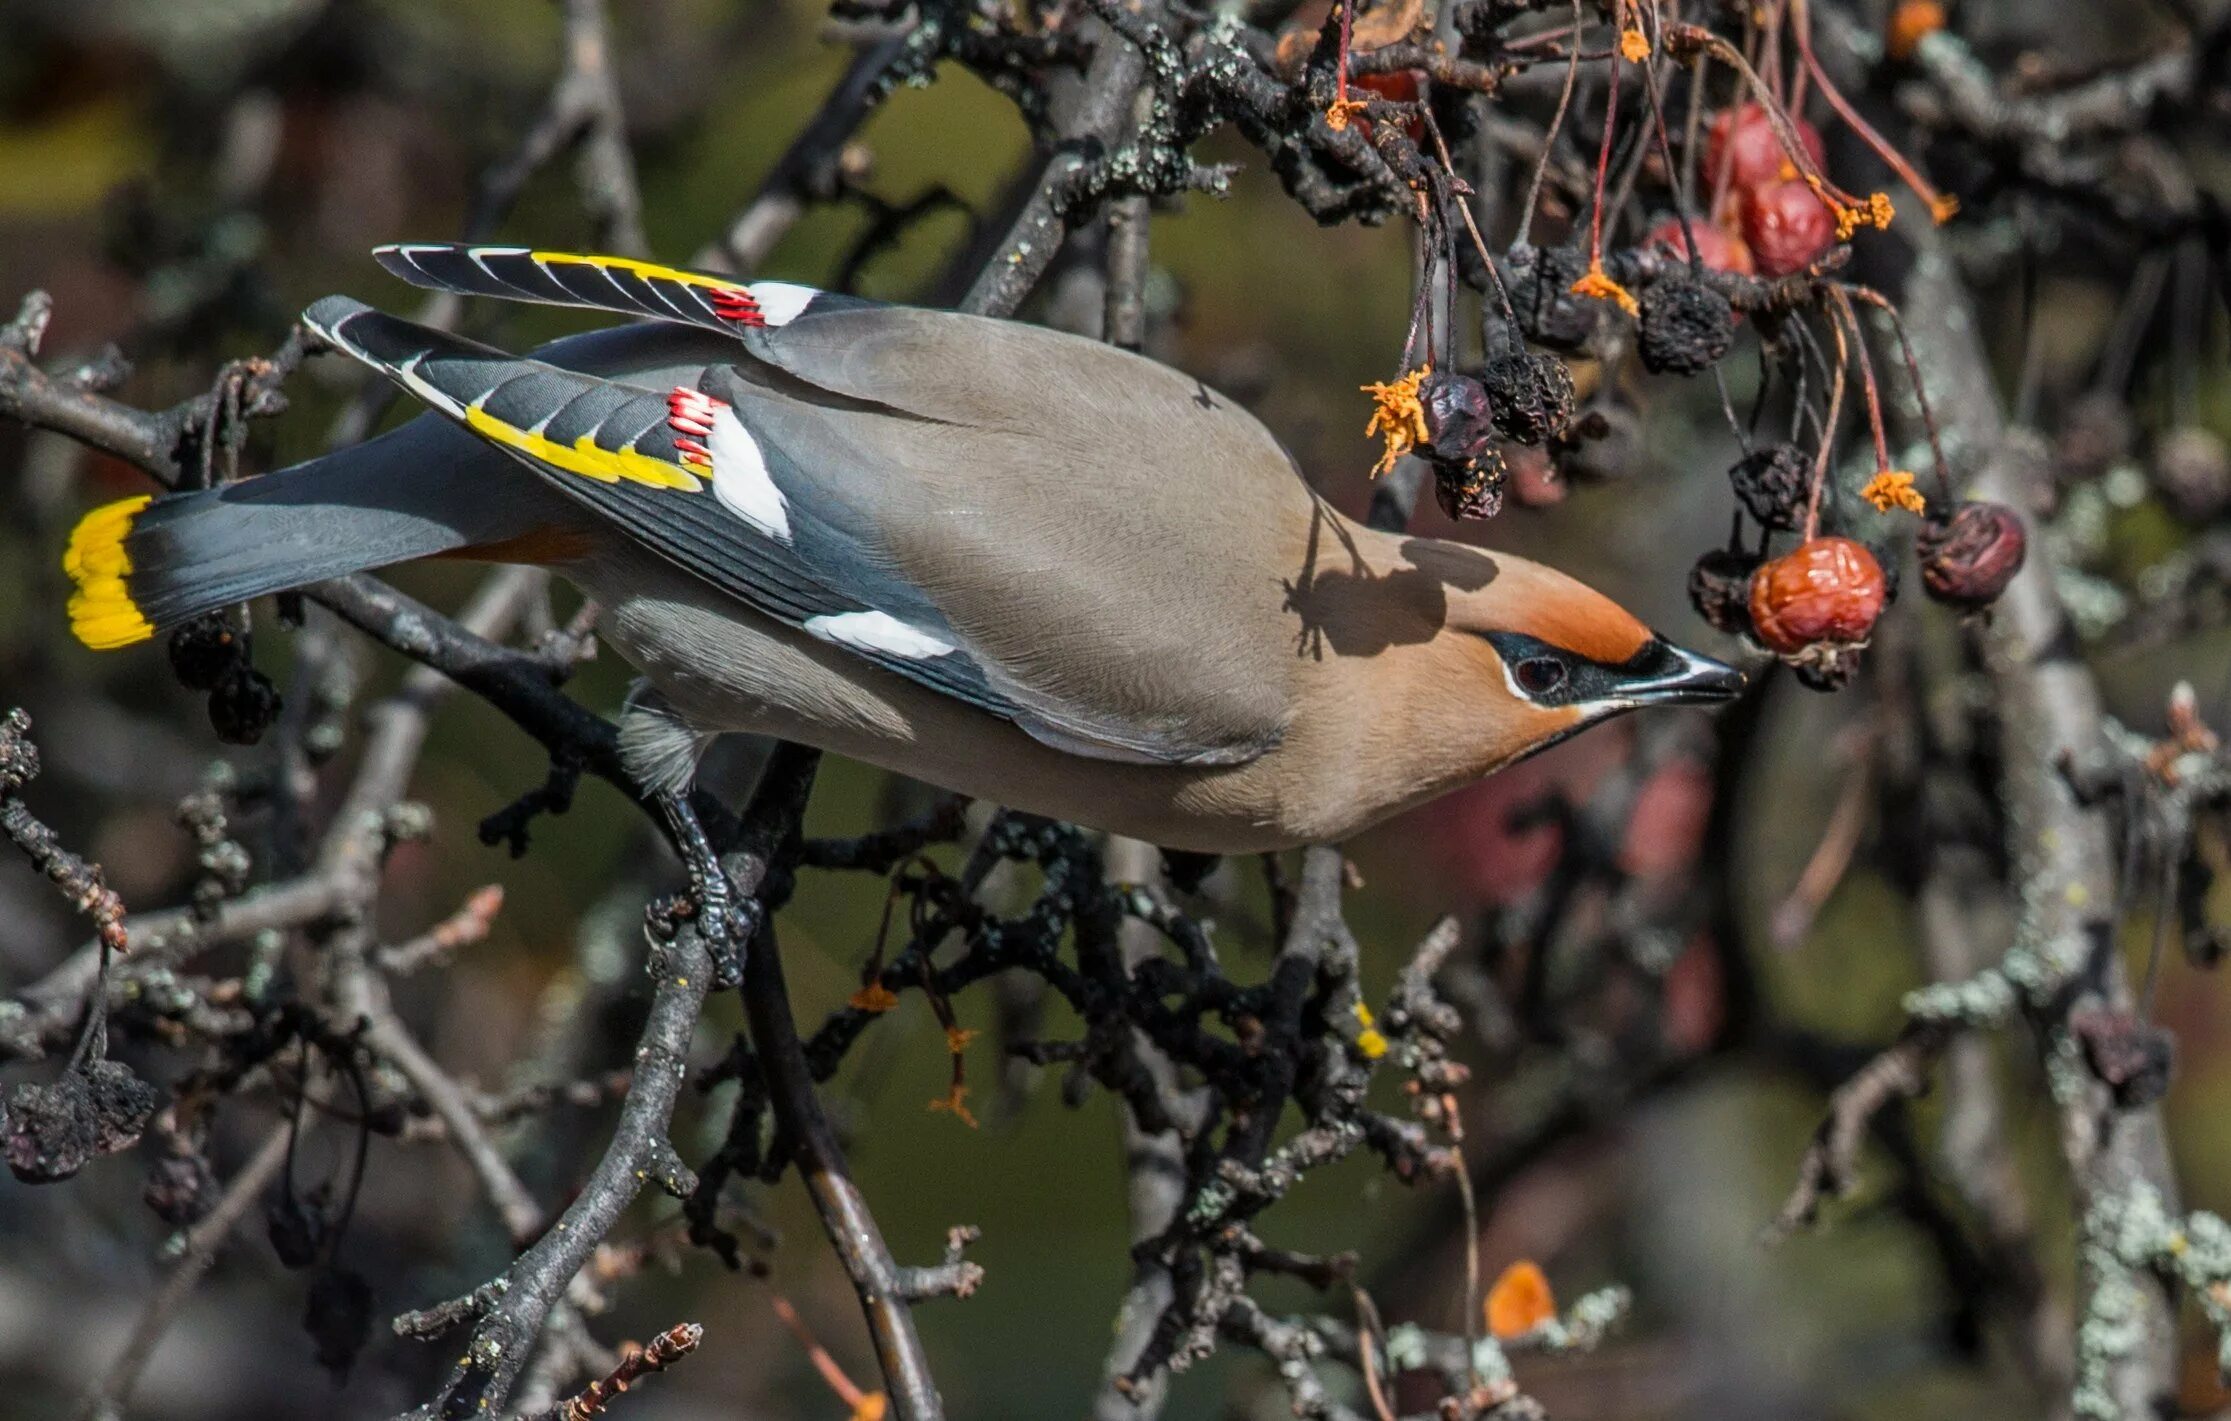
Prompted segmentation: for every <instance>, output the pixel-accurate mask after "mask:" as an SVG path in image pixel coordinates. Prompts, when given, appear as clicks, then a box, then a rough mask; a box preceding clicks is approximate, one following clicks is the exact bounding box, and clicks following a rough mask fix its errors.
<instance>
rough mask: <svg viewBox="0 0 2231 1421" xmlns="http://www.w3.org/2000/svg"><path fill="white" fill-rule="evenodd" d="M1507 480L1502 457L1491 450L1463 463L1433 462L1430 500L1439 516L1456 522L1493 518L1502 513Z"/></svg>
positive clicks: (1507, 476)
mask: <svg viewBox="0 0 2231 1421" xmlns="http://www.w3.org/2000/svg"><path fill="white" fill-rule="evenodd" d="M1509 478H1510V471H1509V470H1508V469H1507V468H1506V467H1505V466H1504V464H1503V456H1502V455H1501V454H1498V453H1497V452H1496V451H1495V450H1493V449H1489V450H1488V451H1487V452H1486V453H1484V454H1483V455H1481V456H1480V457H1479V458H1477V459H1473V460H1471V461H1469V462H1467V463H1463V464H1450V463H1442V462H1438V461H1436V462H1435V463H1434V465H1433V498H1434V501H1435V502H1436V503H1439V504H1440V505H1441V511H1442V512H1443V513H1446V514H1447V515H1449V517H1451V518H1454V519H1456V520H1458V521H1459V522H1462V521H1463V520H1464V519H1467V518H1493V517H1494V516H1495V515H1496V514H1498V513H1500V512H1502V511H1503V485H1504V484H1505V483H1506V482H1508V481H1509Z"/></svg>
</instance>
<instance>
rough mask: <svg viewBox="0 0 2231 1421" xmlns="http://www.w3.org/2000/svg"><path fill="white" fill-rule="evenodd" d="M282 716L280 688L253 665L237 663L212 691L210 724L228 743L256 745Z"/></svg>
mask: <svg viewBox="0 0 2231 1421" xmlns="http://www.w3.org/2000/svg"><path fill="white" fill-rule="evenodd" d="M278 718H279V688H278V687H277V686H274V685H272V684H271V678H270V677H268V676H266V675H264V674H263V673H262V672H261V671H258V670H256V669H255V668H254V667H253V666H247V665H236V666H234V667H233V668H232V671H231V672H230V674H228V675H227V676H226V677H225V679H224V680H223V682H221V683H220V684H219V685H218V686H217V688H216V689H215V690H214V691H211V692H210V693H209V724H210V726H211V727H212V728H213V729H215V730H216V732H217V738H218V739H219V740H222V741H224V742H225V743H226V744H228V745H253V744H255V743H256V742H257V741H258V740H261V739H263V733H264V732H265V731H266V730H269V729H270V728H271V722H273V721H274V720H277V719H278Z"/></svg>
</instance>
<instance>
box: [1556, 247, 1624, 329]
mask: <svg viewBox="0 0 2231 1421" xmlns="http://www.w3.org/2000/svg"><path fill="white" fill-rule="evenodd" d="M1566 270H1568V271H1569V270H1571V268H1570V267H1568V268H1566ZM1568 289H1569V290H1571V292H1572V294H1573V295H1575V296H1587V297H1592V298H1593V299H1595V300H1598V301H1616V302H1618V303H1619V309H1620V310H1622V311H1625V312H1626V313H1627V314H1628V315H1630V316H1639V315H1641V314H1642V305H1641V303H1640V302H1638V301H1636V300H1635V298H1634V294H1633V293H1632V292H1630V291H1628V290H1627V288H1626V287H1624V286H1621V285H1620V284H1619V283H1618V282H1616V281H1613V280H1612V279H1611V275H1610V273H1608V272H1606V271H1605V270H1604V267H1603V262H1602V260H1601V259H1600V258H1599V259H1598V260H1596V261H1592V262H1590V263H1589V264H1588V270H1587V271H1586V272H1585V273H1584V274H1582V276H1581V278H1580V280H1578V281H1576V282H1574V283H1573V284H1572V286H1571V287H1570V288H1568Z"/></svg>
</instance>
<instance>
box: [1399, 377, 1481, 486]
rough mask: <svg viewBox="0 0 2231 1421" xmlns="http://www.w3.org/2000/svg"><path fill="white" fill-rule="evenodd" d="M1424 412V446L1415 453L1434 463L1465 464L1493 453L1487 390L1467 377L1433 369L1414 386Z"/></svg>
mask: <svg viewBox="0 0 2231 1421" xmlns="http://www.w3.org/2000/svg"><path fill="white" fill-rule="evenodd" d="M1418 404H1419V406H1420V407H1421V408H1423V409H1424V411H1425V433H1426V440H1425V444H1424V445H1423V446H1422V447H1421V448H1420V450H1419V452H1420V453H1421V454H1423V455H1425V456H1426V457H1427V458H1429V459H1431V460H1433V461H1434V462H1435V463H1445V464H1469V463H1471V462H1472V461H1474V460H1475V459H1483V458H1486V457H1487V456H1488V455H1490V454H1491V453H1492V452H1493V440H1494V438H1495V421H1494V417H1493V411H1492V409H1491V408H1490V406H1489V403H1488V398H1487V387H1486V386H1485V385H1482V384H1481V383H1480V382H1479V381H1477V380H1475V379H1473V378H1472V377H1471V376H1469V375H1452V374H1447V373H1444V372H1442V371H1438V370H1436V371H1435V372H1434V373H1432V374H1431V375H1428V376H1426V377H1425V379H1424V380H1423V381H1421V382H1420V383H1419V385H1418Z"/></svg>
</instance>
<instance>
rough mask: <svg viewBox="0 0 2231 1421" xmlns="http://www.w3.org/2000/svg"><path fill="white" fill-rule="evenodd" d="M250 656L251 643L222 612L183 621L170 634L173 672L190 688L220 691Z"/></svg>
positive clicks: (182, 683)
mask: <svg viewBox="0 0 2231 1421" xmlns="http://www.w3.org/2000/svg"><path fill="white" fill-rule="evenodd" d="M247 659H248V647H247V644H246V643H245V641H244V640H243V639H242V638H241V637H240V636H238V635H237V634H235V633H234V631H233V628H232V623H230V622H228V621H226V620H225V618H224V616H223V615H222V614H221V613H217V612H211V613H209V614H208V615H207V616H201V617H196V618H194V619H193V620H192V621H190V622H181V623H180V624H179V626H178V630H176V631H174V632H172V633H171V634H170V669H171V672H172V674H174V675H175V676H177V677H178V682H179V684H180V685H182V686H184V687H186V689H188V690H190V691H214V690H216V689H217V687H218V686H220V685H222V684H223V683H224V680H225V677H227V676H228V675H230V674H231V673H232V671H233V668H234V667H236V666H239V665H240V664H241V663H242V662H244V661H246V660H247Z"/></svg>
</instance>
